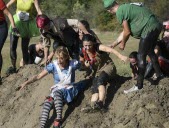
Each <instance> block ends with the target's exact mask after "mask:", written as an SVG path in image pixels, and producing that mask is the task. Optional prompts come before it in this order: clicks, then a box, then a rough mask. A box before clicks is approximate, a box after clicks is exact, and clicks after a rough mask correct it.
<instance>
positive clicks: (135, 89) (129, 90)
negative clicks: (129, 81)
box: [124, 85, 139, 94]
mask: <svg viewBox="0 0 169 128" xmlns="http://www.w3.org/2000/svg"><path fill="white" fill-rule="evenodd" d="M138 90H139V88H138V86H135V85H134V86H133V87H132V88H130V89H128V90H124V93H125V94H127V93H130V92H134V91H138Z"/></svg>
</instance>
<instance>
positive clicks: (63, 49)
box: [55, 46, 70, 61]
mask: <svg viewBox="0 0 169 128" xmlns="http://www.w3.org/2000/svg"><path fill="white" fill-rule="evenodd" d="M55 54H56V55H58V56H61V55H62V56H63V57H64V58H66V59H67V61H69V59H70V56H69V52H68V50H67V48H66V47H64V46H59V47H57V48H56V51H55Z"/></svg>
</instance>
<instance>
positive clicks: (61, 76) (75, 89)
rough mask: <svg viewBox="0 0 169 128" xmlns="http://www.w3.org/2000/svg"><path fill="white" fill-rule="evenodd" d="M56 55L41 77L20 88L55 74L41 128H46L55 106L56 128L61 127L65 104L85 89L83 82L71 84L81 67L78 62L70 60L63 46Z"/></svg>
mask: <svg viewBox="0 0 169 128" xmlns="http://www.w3.org/2000/svg"><path fill="white" fill-rule="evenodd" d="M55 54H56V60H55V61H53V62H52V63H49V64H48V65H47V66H46V67H45V69H44V70H43V71H42V72H41V73H40V74H39V75H35V76H33V77H32V78H30V79H29V80H27V81H26V82H24V83H23V84H22V85H21V86H19V88H18V89H19V90H21V89H23V88H24V87H25V86H26V85H28V84H29V83H32V82H34V81H36V80H39V79H41V78H43V77H44V76H46V75H47V74H49V73H52V74H53V77H54V82H55V85H54V86H52V87H51V94H50V96H49V97H47V99H46V100H45V102H44V105H43V109H42V114H41V119H40V125H41V128H44V127H45V125H46V122H47V120H48V117H49V112H50V110H51V109H52V107H53V105H54V106H55V110H56V113H57V117H56V119H55V121H54V128H59V127H61V120H62V108H63V102H65V103H69V102H71V101H72V100H73V98H74V97H75V96H76V95H77V94H78V93H79V91H81V90H82V89H83V88H84V85H83V84H82V83H81V82H80V83H76V84H71V83H73V82H74V81H75V70H76V69H77V68H78V67H79V66H80V65H79V63H78V61H76V60H69V53H68V50H67V49H66V48H65V47H63V46H60V47H58V48H57V49H56V52H55Z"/></svg>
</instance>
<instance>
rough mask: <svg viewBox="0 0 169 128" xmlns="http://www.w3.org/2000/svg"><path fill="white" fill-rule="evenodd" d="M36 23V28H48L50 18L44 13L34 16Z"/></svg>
mask: <svg viewBox="0 0 169 128" xmlns="http://www.w3.org/2000/svg"><path fill="white" fill-rule="evenodd" d="M36 25H37V27H38V28H41V29H43V30H49V29H50V19H49V18H48V17H47V16H46V15H44V14H42V15H38V16H37V17H36Z"/></svg>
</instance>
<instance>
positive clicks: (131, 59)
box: [129, 58, 137, 65]
mask: <svg viewBox="0 0 169 128" xmlns="http://www.w3.org/2000/svg"><path fill="white" fill-rule="evenodd" d="M129 61H130V63H131V65H136V64H137V60H136V59H135V58H129Z"/></svg>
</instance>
